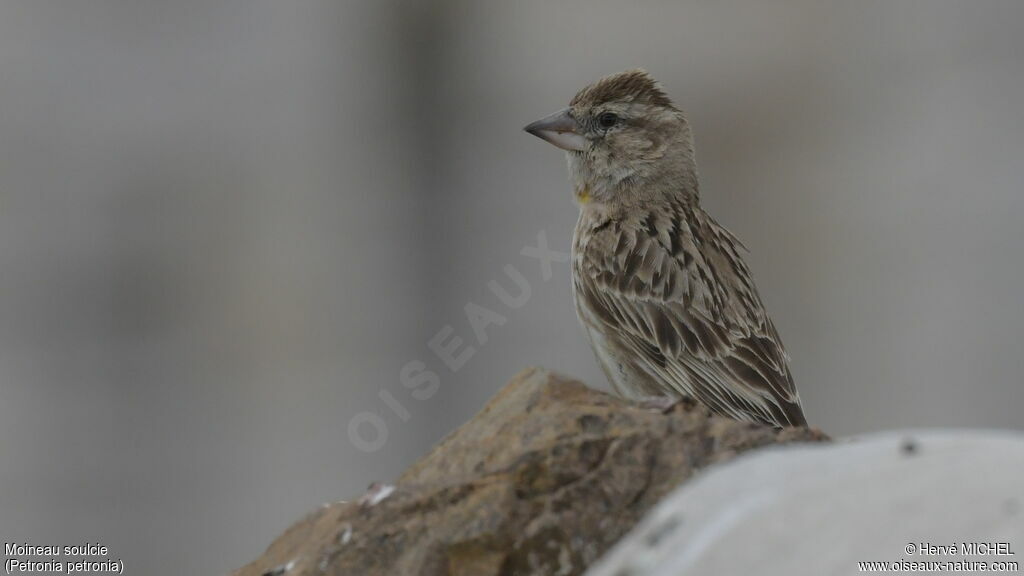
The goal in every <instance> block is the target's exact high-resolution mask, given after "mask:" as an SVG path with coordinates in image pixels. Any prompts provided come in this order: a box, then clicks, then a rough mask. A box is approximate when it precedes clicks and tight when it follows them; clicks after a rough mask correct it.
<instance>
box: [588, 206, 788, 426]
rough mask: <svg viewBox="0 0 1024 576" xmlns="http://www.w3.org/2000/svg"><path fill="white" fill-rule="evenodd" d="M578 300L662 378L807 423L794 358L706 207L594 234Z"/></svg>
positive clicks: (726, 403)
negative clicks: (790, 357) (790, 364)
mask: <svg viewBox="0 0 1024 576" xmlns="http://www.w3.org/2000/svg"><path fill="white" fill-rule="evenodd" d="M587 244H588V246H587V248H586V249H584V250H583V252H582V253H581V254H580V255H579V257H580V262H579V263H578V266H579V270H578V276H579V278H578V279H577V286H576V290H577V297H579V298H582V299H584V302H583V303H584V305H586V306H587V308H588V309H589V310H591V311H592V313H593V315H594V317H595V318H596V319H597V321H599V322H602V323H604V324H605V330H604V332H605V333H606V334H609V335H613V337H615V338H617V339H618V340H619V341H620V342H621V343H622V344H623V345H624V346H625V347H627V348H628V349H630V350H631V351H632V352H633V353H634V354H635V356H636V357H637V358H638V359H640V360H642V364H641V365H642V366H643V367H644V369H645V371H647V372H649V373H650V374H651V376H652V377H653V378H654V379H655V380H656V381H658V382H660V383H661V384H662V385H664V386H666V387H668V388H670V389H673V390H675V391H677V392H679V393H680V394H682V395H687V396H692V397H695V398H696V399H698V400H700V401H701V402H703V403H705V404H706V405H707V406H709V407H710V408H711V409H712V410H714V411H716V412H719V413H722V414H725V415H728V416H731V417H733V418H736V419H740V420H757V421H762V422H766V423H769V424H774V425H777V426H784V425H803V424H806V420H805V418H804V415H803V411H802V409H801V407H800V398H799V396H798V394H797V391H796V387H795V386H794V384H793V379H792V377H791V376H790V373H789V367H788V365H787V361H788V358H787V356H786V353H785V350H784V349H783V347H782V343H781V341H780V339H779V336H778V333H777V332H776V330H775V326H773V325H772V322H771V319H769V318H768V316H767V315H766V314H765V312H764V309H763V306H762V304H761V300H760V298H759V296H758V294H757V291H756V289H755V288H754V285H753V282H752V281H751V279H750V271H749V270H748V269H747V267H746V264H745V263H744V262H743V259H742V258H741V257H740V254H739V249H740V247H741V245H740V244H739V242H738V241H737V240H736V239H735V237H733V236H732V235H731V234H730V233H729V232H728V231H727V230H725V229H724V228H722V227H721V226H719V225H718V224H717V223H716V222H714V220H712V219H711V218H710V217H709V216H707V215H706V214H705V213H703V212H702V211H700V209H699V208H698V209H687V208H684V207H674V208H671V209H667V210H657V211H651V212H649V213H646V214H644V215H642V216H641V217H639V218H636V219H634V220H623V221H609V222H606V223H605V224H603V225H602V226H601V227H600V228H599V229H596V230H593V231H592V237H591V238H590V239H589V241H588V243H587Z"/></svg>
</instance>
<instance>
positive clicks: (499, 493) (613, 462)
mask: <svg viewBox="0 0 1024 576" xmlns="http://www.w3.org/2000/svg"><path fill="white" fill-rule="evenodd" d="M824 439H825V436H824V435H823V434H821V433H820V432H817V431H812V430H806V429H786V430H775V429H772V428H768V427H764V426H760V425H755V424H748V423H741V422H735V421H732V420H728V419H725V418H720V417H715V416H711V415H710V414H709V413H708V412H707V411H706V410H705V409H703V408H701V407H698V406H695V405H684V404H680V405H678V406H676V407H675V408H674V409H673V410H671V411H670V412H669V413H667V414H666V413H661V412H658V411H654V410H650V409H646V408H641V407H638V406H636V405H634V404H630V403H628V402H625V401H623V400H620V399H617V398H614V397H612V396H609V395H607V394H604V393H602V392H599V391H596V390H592V389H589V388H587V387H586V386H584V385H583V384H581V383H579V382H575V381H572V380H567V379H565V378H562V377H560V376H556V375H553V374H551V373H549V372H546V371H544V370H541V369H531V370H527V371H525V372H523V373H521V374H519V375H518V376H517V377H516V378H514V379H513V381H512V382H511V383H509V384H508V385H507V386H506V387H505V388H504V389H503V390H502V391H501V392H500V393H499V394H498V395H497V396H496V397H495V398H494V399H493V400H491V402H490V403H489V404H488V405H487V406H486V407H485V408H484V409H483V410H482V411H481V412H480V413H479V414H478V415H477V416H476V417H474V418H473V419H472V420H471V421H470V422H468V423H466V424H465V425H463V426H462V427H461V428H459V429H458V430H456V431H455V432H454V433H452V434H451V435H450V436H448V437H447V438H446V439H445V440H443V441H442V442H441V443H440V444H439V445H437V446H436V447H435V448H434V449H433V450H432V451H431V452H430V453H429V454H428V455H427V456H425V457H424V458H423V459H422V460H420V461H419V462H417V463H416V464H414V465H413V466H411V467H410V468H409V469H408V470H407V471H406V472H405V473H404V474H403V475H402V476H401V478H399V479H398V481H397V482H396V485H395V486H386V485H375V486H373V487H371V489H370V491H369V492H368V493H367V494H365V495H363V497H362V498H360V499H359V500H358V501H355V502H350V503H338V504H332V505H326V506H324V507H323V508H321V509H320V510H317V511H315V512H313V513H312V514H310V515H309V516H307V517H306V518H305V519H303V520H301V521H300V522H298V523H297V524H295V525H294V526H293V527H292V528H290V529H289V530H288V531H286V532H285V533H284V534H283V535H282V536H280V537H279V538H278V539H277V540H276V541H275V542H274V543H273V544H271V546H270V547H269V548H268V549H267V551H266V553H264V555H263V556H262V557H261V558H259V559H257V560H256V561H254V562H253V563H251V564H249V565H248V566H246V567H244V568H242V569H241V570H239V571H237V572H236V573H235V574H236V575H237V576H262V575H264V574H268V573H269V574H275V576H276V575H278V574H280V575H281V576H296V575H320V574H328V575H358V576H370V575H377V574H380V575H394V574H401V575H405V574H409V575H424V576H432V575H436V576H490V575H494V576H498V575H501V576H513V575H522V576H537V575H548V574H550V575H559V576H570V575H578V574H582V573H583V572H584V570H585V569H586V568H587V567H588V566H590V565H591V564H592V563H594V562H595V561H596V560H597V559H598V558H599V557H600V556H601V555H602V554H603V553H604V552H605V550H607V549H608V548H609V547H610V546H611V545H612V544H614V543H615V542H616V541H617V540H618V539H619V538H620V537H621V536H622V535H623V534H625V533H626V532H627V531H628V530H629V529H630V528H631V527H632V526H633V525H634V524H635V523H636V522H637V521H638V520H639V519H640V518H641V516H642V515H643V514H644V513H645V512H646V511H647V510H648V509H650V508H651V507H652V506H653V505H654V504H655V503H657V502H658V501H659V500H660V499H661V498H662V497H663V496H664V495H665V494H667V493H669V491H671V490H672V489H673V488H674V487H675V486H677V485H678V484H680V483H681V482H684V481H685V480H687V479H688V478H690V477H691V476H692V475H693V474H694V472H696V471H697V470H699V469H701V468H703V467H705V466H707V465H709V464H712V463H716V462H722V461H726V460H729V459H731V458H733V457H734V456H736V455H737V454H739V453H741V452H744V451H747V450H751V449H753V448H758V447H762V446H767V445H773V444H781V443H788V442H807V441H821V440H824Z"/></svg>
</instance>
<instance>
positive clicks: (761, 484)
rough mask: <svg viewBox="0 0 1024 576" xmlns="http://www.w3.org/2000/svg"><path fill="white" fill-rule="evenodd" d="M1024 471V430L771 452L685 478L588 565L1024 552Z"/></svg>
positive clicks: (650, 568)
mask: <svg viewBox="0 0 1024 576" xmlns="http://www.w3.org/2000/svg"><path fill="white" fill-rule="evenodd" d="M1021 478H1024V434H1021V433H1013V432H977V431H929V432H889V433H885V434H879V435H876V436H872V437H867V438H863V439H859V440H857V441H855V442H851V443H835V444H826V445H818V446H799V447H796V446H795V447H786V448H785V449H779V450H767V451H762V452H757V453H754V454H751V455H749V456H744V457H741V458H738V459H737V460H736V461H734V462H730V463H729V464H727V465H725V466H721V467H716V468H714V469H712V470H709V471H708V472H707V473H706V474H703V475H702V476H701V477H700V478H697V479H694V481H693V482H690V483H687V484H685V485H683V486H680V487H679V488H677V489H676V491H675V492H673V493H672V494H671V495H670V496H668V497H667V498H666V499H665V500H664V501H662V502H661V503H660V504H658V505H657V506H656V507H655V508H654V510H653V511H652V512H651V513H650V514H649V515H648V516H647V517H645V518H644V520H643V521H642V522H641V523H640V524H639V525H638V526H637V527H636V528H635V529H634V530H633V531H632V532H631V533H630V534H629V535H628V536H627V537H626V538H624V539H623V540H622V541H621V542H620V543H619V544H618V545H616V546H615V548H614V549H613V550H612V551H611V552H610V553H609V554H608V555H607V556H606V557H605V558H603V559H602V560H601V561H600V562H598V563H597V565H595V566H594V567H593V568H592V569H591V570H590V571H588V572H587V576H704V575H721V574H759V575H764V576H773V575H779V576H782V575H786V576H788V575H792V574H856V573H858V572H864V571H869V570H862V569H860V568H861V567H860V565H859V563H860V562H900V561H903V562H988V563H992V562H1001V561H1009V562H1013V561H1018V562H1019V557H1020V554H1021V553H1022V552H1024V539H1022V535H1024V482H1021ZM965 543H966V544H968V545H970V544H971V543H983V544H985V548H984V552H985V553H982V554H970V553H968V554H964V553H963V552H965V550H964V549H963V548H962V545H963V544H965ZM990 544H994V545H995V546H988V545H990ZM1000 544H1003V545H1005V550H1003V552H1012V553H1014V554H1016V555H1017V558H1014V557H1013V556H1010V555H1005V554H1002V553H1001V551H1000V548H999V545H1000ZM929 545H933V546H935V548H929ZM939 546H942V547H949V546H953V547H954V548H955V550H950V549H948V548H938V547H939ZM975 551H976V550H973V549H970V548H968V549H967V550H966V552H975ZM889 566H890V567H889V569H888V570H882V569H880V568H879V569H878V570H877V571H879V572H883V571H889V572H899V573H901V574H902V573H907V572H924V571H929V572H937V571H943V572H956V573H968V572H980V571H995V570H993V569H992V566H991V564H989V566H988V568H987V569H982V568H980V567H978V566H977V565H974V566H973V567H971V566H970V565H966V564H965V565H961V566H960V567H959V568H954V569H950V568H946V569H943V570H937V569H922V565H921V564H918V567H916V568H915V567H914V566H908V565H906V564H904V565H903V569H897V567H898V565H897V567H892V566H893V565H892V564H890V565H889ZM933 566H934V565H933ZM924 568H927V565H924ZM1006 571H1010V572H1016V571H1017V570H1016V569H1011V570H1006Z"/></svg>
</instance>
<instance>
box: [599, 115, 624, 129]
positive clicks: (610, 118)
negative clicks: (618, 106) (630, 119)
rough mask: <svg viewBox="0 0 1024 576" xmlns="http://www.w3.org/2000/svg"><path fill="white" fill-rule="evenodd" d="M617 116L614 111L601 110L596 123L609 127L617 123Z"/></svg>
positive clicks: (602, 126)
mask: <svg viewBox="0 0 1024 576" xmlns="http://www.w3.org/2000/svg"><path fill="white" fill-rule="evenodd" d="M618 121H619V117H618V116H617V115H616V114H615V113H614V112H603V113H602V114H601V115H600V116H598V117H597V123H598V125H599V126H601V128H611V127H612V126H615V124H616V123H618Z"/></svg>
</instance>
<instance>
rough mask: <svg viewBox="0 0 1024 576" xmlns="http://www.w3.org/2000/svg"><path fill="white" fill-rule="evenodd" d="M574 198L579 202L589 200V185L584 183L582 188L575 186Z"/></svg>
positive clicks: (583, 202) (584, 202) (582, 202)
mask: <svg viewBox="0 0 1024 576" xmlns="http://www.w3.org/2000/svg"><path fill="white" fill-rule="evenodd" d="M576 200H577V201H578V202H579V203H580V204H586V203H587V202H590V186H586V185H584V186H583V187H582V188H577V189H576Z"/></svg>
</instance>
